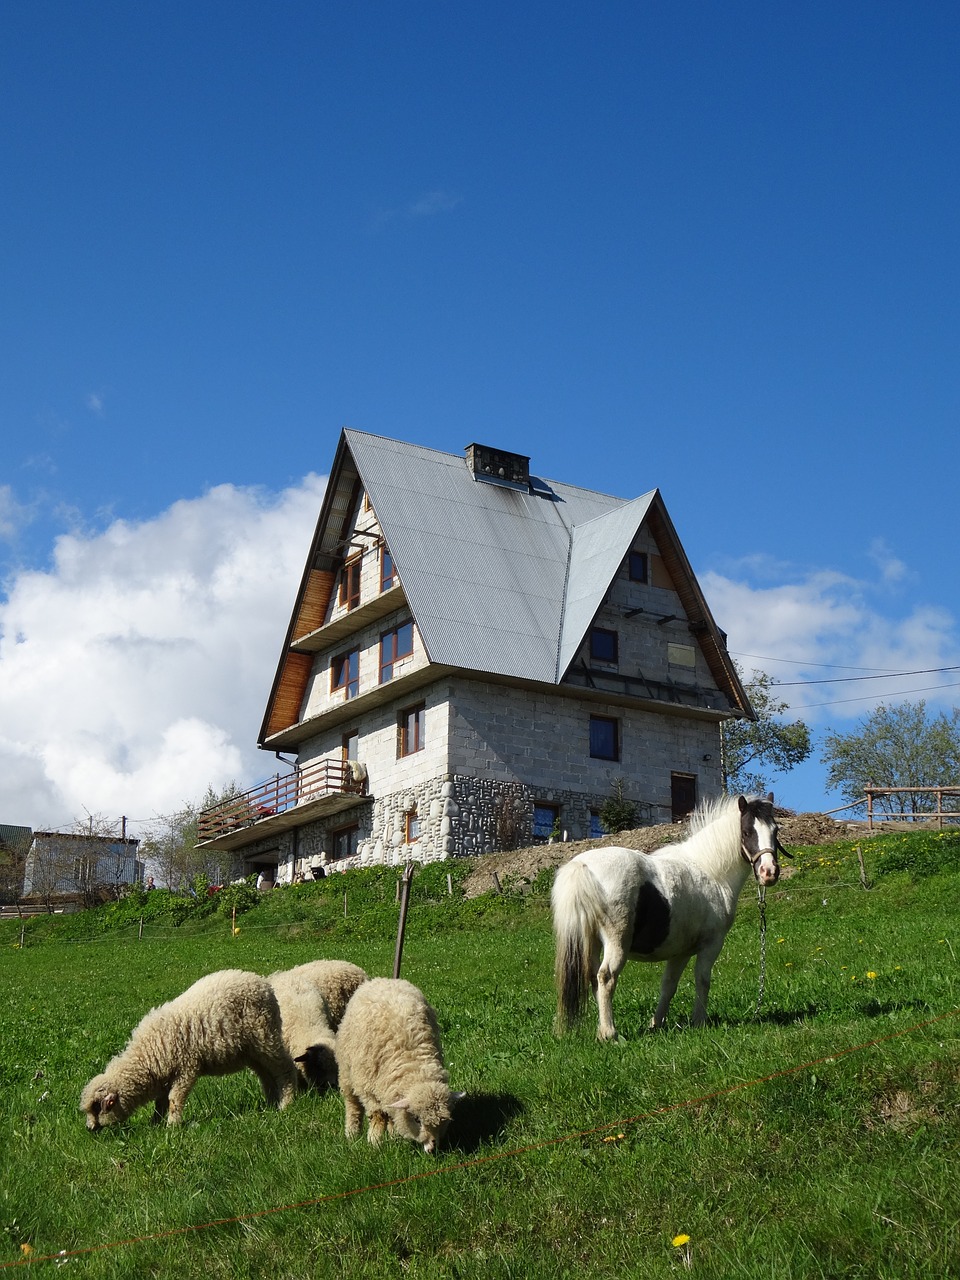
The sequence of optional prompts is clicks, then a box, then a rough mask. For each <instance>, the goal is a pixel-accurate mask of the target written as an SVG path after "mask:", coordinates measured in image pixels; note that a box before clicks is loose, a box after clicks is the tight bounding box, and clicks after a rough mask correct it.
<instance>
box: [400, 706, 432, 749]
mask: <svg viewBox="0 0 960 1280" xmlns="http://www.w3.org/2000/svg"><path fill="white" fill-rule="evenodd" d="M426 720H427V705H426V703H425V702H421V703H418V704H417V706H415V707H408V708H407V709H406V711H401V712H400V724H399V734H398V738H399V741H398V744H397V755H398V756H412V755H413V753H414V752H415V751H422V750H423V744H424V742H425V741H426Z"/></svg>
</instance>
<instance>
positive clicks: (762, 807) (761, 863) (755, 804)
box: [738, 791, 782, 886]
mask: <svg viewBox="0 0 960 1280" xmlns="http://www.w3.org/2000/svg"><path fill="white" fill-rule="evenodd" d="M738 803H739V805H740V853H741V855H742V856H743V857H744V858H746V860H747V862H749V863H750V866H751V867H752V868H753V874H754V875H755V876H756V878H757V884H759V885H763V886H766V885H768V884H776V883H777V881H778V880H779V879H780V863H779V862H778V861H777V850H778V848H782V846H781V844H780V841H779V839H778V837H777V820H776V818H775V817H774V816H773V792H772V791H771V792H770V794H769V795H768V796H767V797H766V799H761V798H760V797H759V796H739V797H738Z"/></svg>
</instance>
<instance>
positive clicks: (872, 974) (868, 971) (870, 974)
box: [867, 969, 877, 978]
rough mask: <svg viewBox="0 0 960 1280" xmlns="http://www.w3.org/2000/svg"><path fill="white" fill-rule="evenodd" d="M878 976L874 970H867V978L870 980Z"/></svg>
mask: <svg viewBox="0 0 960 1280" xmlns="http://www.w3.org/2000/svg"><path fill="white" fill-rule="evenodd" d="M876 976H877V975H876V974H875V973H874V972H873V970H872V969H868V970H867V977H868V978H875V977H876Z"/></svg>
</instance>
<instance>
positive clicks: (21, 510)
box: [0, 484, 30, 542]
mask: <svg viewBox="0 0 960 1280" xmlns="http://www.w3.org/2000/svg"><path fill="white" fill-rule="evenodd" d="M29 518H30V516H29V512H28V510H27V508H26V507H25V506H23V505H22V504H21V503H19V502H18V501H17V499H16V497H15V496H14V492H13V490H12V489H11V488H10V486H9V485H8V484H0V541H3V542H12V541H13V539H14V538H15V537H16V536H17V534H18V533H19V531H20V529H21V528H22V527H23V525H24V524H26V522H27V521H28V520H29Z"/></svg>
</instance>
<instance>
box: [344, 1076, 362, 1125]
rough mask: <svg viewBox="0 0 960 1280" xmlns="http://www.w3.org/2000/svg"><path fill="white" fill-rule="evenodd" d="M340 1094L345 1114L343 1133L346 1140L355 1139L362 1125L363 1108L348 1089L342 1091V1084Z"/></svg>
mask: <svg viewBox="0 0 960 1280" xmlns="http://www.w3.org/2000/svg"><path fill="white" fill-rule="evenodd" d="M341 1092H342V1093H343V1109H344V1112H345V1113H346V1126H345V1128H344V1133H345V1134H346V1135H347V1137H348V1138H356V1137H357V1135H358V1134H359V1133H360V1126H361V1125H362V1124H363V1107H362V1106H361V1105H360V1099H359V1098H358V1097H357V1095H356V1094H355V1093H351V1092H350V1091H349V1090H348V1089H344V1088H343V1086H342V1084H341Z"/></svg>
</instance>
